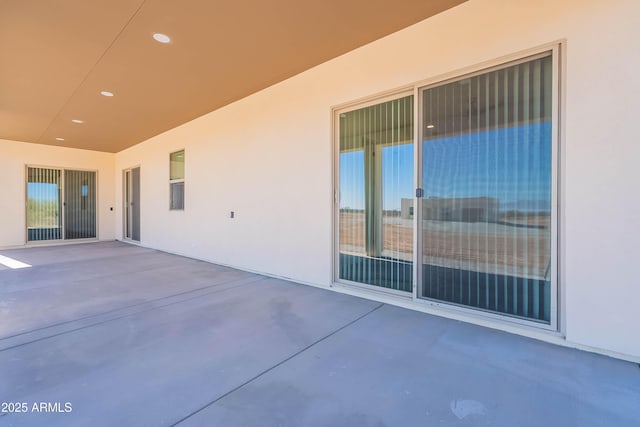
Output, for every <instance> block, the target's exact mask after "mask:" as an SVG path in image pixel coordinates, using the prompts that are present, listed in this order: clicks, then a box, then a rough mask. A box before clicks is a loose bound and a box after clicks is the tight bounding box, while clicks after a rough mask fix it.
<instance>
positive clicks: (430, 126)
mask: <svg viewBox="0 0 640 427" xmlns="http://www.w3.org/2000/svg"><path fill="white" fill-rule="evenodd" d="M434 127H436V125H427V129H433V128H434Z"/></svg>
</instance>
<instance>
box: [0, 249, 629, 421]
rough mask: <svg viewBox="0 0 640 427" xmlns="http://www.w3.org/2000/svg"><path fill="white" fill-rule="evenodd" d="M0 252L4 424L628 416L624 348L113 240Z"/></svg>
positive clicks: (609, 418)
mask: <svg viewBox="0 0 640 427" xmlns="http://www.w3.org/2000/svg"><path fill="white" fill-rule="evenodd" d="M0 255H1V256H3V257H4V258H0V260H4V261H3V262H4V263H3V264H0V401H1V402H3V408H2V413H0V425H16V426H18V425H19V426H23V425H27V426H28V425H50V426H55V425H60V426H68V425H93V426H100V425H105V426H106V425H132V426H134V425H135V426H145V425H149V426H170V425H181V426H193V425H224V426H235V425H263V426H264V425H269V426H270V425H279V426H301V425H331V426H340V425H344V426H361V425H362V426H374V425H375V426H382V425H397V426H413V425H422V426H424V425H443V426H456V425H475V426H483V425H492V426H514V425H518V426H540V425H580V426H590V425H593V426H596V425H600V426H601V425H611V426H614V425H615V426H631V425H637V423H638V422H640V404H639V403H638V402H640V368H639V367H638V365H636V364H634V363H630V362H625V361H621V360H616V359H612V358H608V357H605V356H601V355H596V354H592V353H587V352H584V351H579V350H573V349H569V348H562V347H559V346H555V345H551V344H546V343H543V342H539V341H535V340H532V339H528V338H525V337H520V336H515V335H511V334H508V333H504V332H500V331H495V330H490V329H486V328H483V327H480V326H475V325H471V324H466V323H462V322H458V321H453V320H448V319H444V318H439V317H435V316H431V315H427V314H423V313H419V312H415V311H411V310H406V309H402V308H398V307H394V306H391V305H387V304H381V303H378V302H374V301H369V300H365V299H360V298H356V297H352V296H348V295H344V294H340V293H336V292H330V291H327V290H323V289H319V288H314V287H311V286H305V285H300V284H296V283H291V282H287V281H284V280H279V279H275V278H270V277H266V276H260V275H256V274H252V273H248V272H244V271H239V270H234V269H232V268H228V267H223V266H218V265H214V264H210V263H206V262H203V261H198V260H194V259H190V258H184V257H180V256H176V255H170V254H167V253H163V252H159V251H155V250H150V249H146V248H142V247H139V246H134V245H129V244H125V243H121V242H102V243H89V244H80V245H66V246H52V247H34V248H26V249H16V250H3V251H0ZM7 259H9V260H14V261H16V262H18V264H15V263H14V264H12V263H11V262H9V261H7ZM17 267H21V268H17ZM42 402H44V403H46V404H50V405H45V406H44V407H43V406H42V405H41V403H42ZM9 403H15V404H22V403H26V404H27V405H26V408H27V410H26V411H22V412H17V411H16V410H15V408H16V407H18V406H16V405H9ZM34 404H35V408H37V409H40V408H45V410H43V411H39V410H34Z"/></svg>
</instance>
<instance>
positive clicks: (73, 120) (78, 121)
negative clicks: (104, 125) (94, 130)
mask: <svg viewBox="0 0 640 427" xmlns="http://www.w3.org/2000/svg"><path fill="white" fill-rule="evenodd" d="M71 121H72V122H73V123H78V124H80V123H84V120H80V119H72V120H71Z"/></svg>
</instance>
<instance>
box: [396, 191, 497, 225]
mask: <svg viewBox="0 0 640 427" xmlns="http://www.w3.org/2000/svg"><path fill="white" fill-rule="evenodd" d="M413 209H414V208H413V199H402V200H401V208H400V211H401V212H400V216H401V217H402V218H404V219H411V218H413ZM499 211H500V200H499V199H497V198H495V197H461V198H439V197H430V198H428V199H422V219H423V220H432V221H456V222H495V221H498V214H499Z"/></svg>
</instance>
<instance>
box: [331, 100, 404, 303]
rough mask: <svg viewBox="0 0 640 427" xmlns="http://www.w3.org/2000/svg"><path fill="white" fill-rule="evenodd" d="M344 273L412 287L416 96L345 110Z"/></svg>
mask: <svg viewBox="0 0 640 427" xmlns="http://www.w3.org/2000/svg"><path fill="white" fill-rule="evenodd" d="M339 162H340V166H339V168H340V169H339V174H340V218H339V224H340V226H339V246H340V249H339V250H340V260H339V263H340V269H339V270H340V271H339V274H340V278H341V279H344V280H349V281H354V282H360V283H366V284H370V285H375V286H381V287H385V288H391V289H396V290H401V291H411V290H412V274H413V273H412V271H413V222H412V220H411V218H409V217H406V216H403V215H402V201H403V200H404V199H406V198H410V197H412V192H413V96H408V97H405V98H401V99H397V100H393V101H389V102H385V103H381V104H377V105H373V106H370V107H366V108H362V109H359V110H355V111H351V112H347V113H343V114H341V115H340V159H339Z"/></svg>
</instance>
